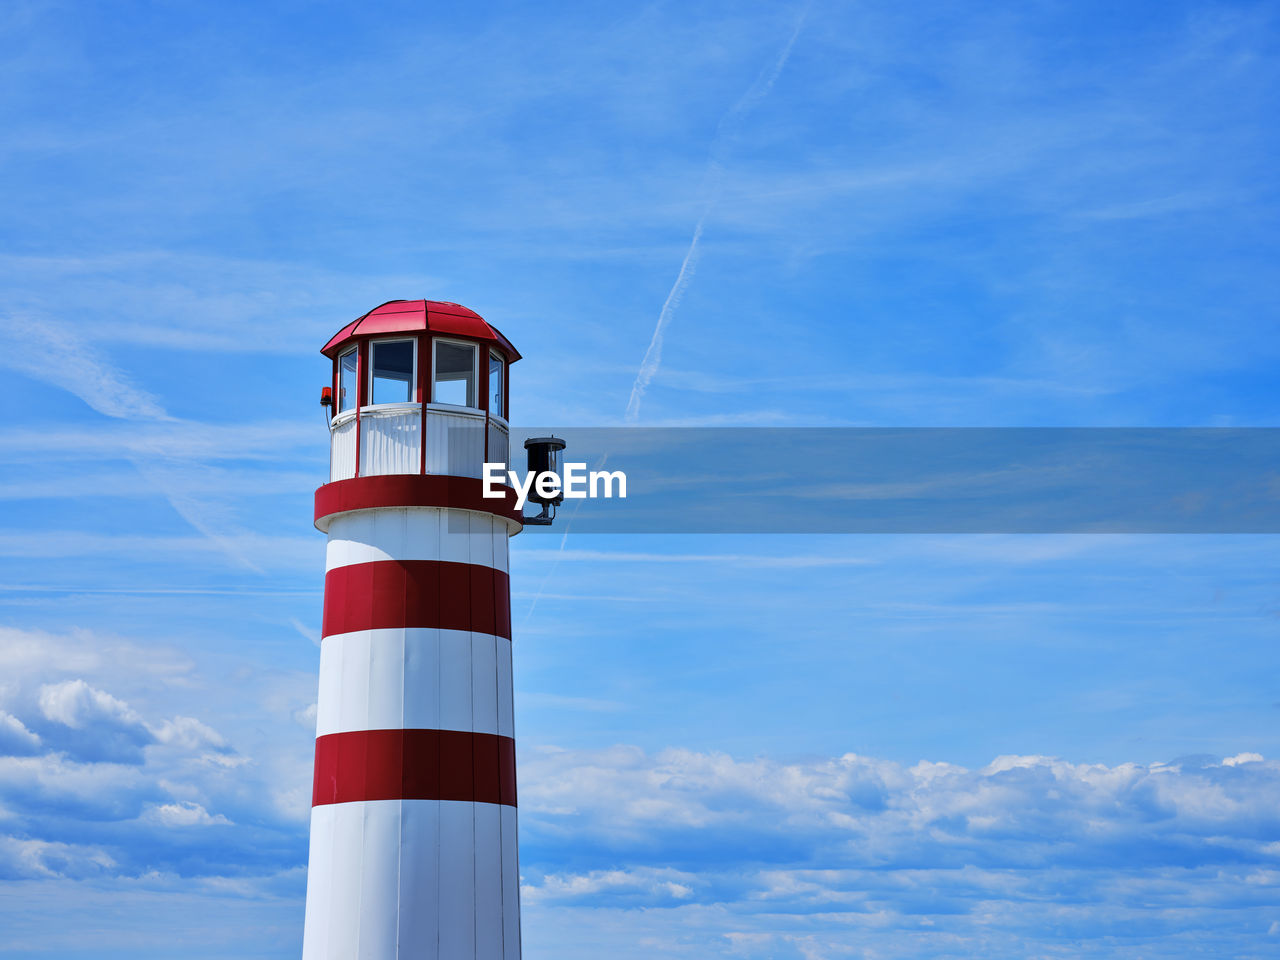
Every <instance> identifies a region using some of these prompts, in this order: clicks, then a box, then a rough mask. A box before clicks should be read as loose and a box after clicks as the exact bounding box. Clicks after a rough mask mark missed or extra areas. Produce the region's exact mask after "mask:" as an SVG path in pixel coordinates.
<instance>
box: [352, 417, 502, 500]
mask: <svg viewBox="0 0 1280 960" xmlns="http://www.w3.org/2000/svg"><path fill="white" fill-rule="evenodd" d="M329 431H330V460H329V479H330V481H333V480H348V479H351V478H352V477H355V476H357V475H359V476H362V477H370V476H382V475H386V474H438V475H449V476H454V477H475V478H477V479H478V478H480V477H482V476H483V471H484V464H485V463H501V464H504V465H505V464H507V463H508V462H509V460H510V453H509V447H510V441H509V433H510V431H509V428H508V425H507V421H506V420H504V419H502V418H501V417H498V416H496V415H494V414H487V413H485V411H483V410H476V409H471V408H468V407H461V406H456V405H454V404H447V403H426V404H423V403H387V404H377V405H373V406H368V407H362V408H360V410H359V411H358V412H357V411H356V410H349V411H346V412H344V413H340V414H338V415H337V416H335V417H334V418H333V420H332V421H331V422H330V425H329ZM357 467H358V474H357Z"/></svg>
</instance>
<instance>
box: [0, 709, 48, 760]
mask: <svg viewBox="0 0 1280 960" xmlns="http://www.w3.org/2000/svg"><path fill="white" fill-rule="evenodd" d="M39 748H40V738H39V737H38V736H37V735H36V734H34V733H32V732H31V731H30V730H28V729H27V728H26V725H25V724H24V723H23V722H22V721H21V720H19V719H18V718H17V717H15V716H13V714H10V713H5V711H3V710H0V754H9V755H19V754H24V753H35V752H36V751H37V750H38V749H39Z"/></svg>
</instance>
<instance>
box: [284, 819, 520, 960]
mask: <svg viewBox="0 0 1280 960" xmlns="http://www.w3.org/2000/svg"><path fill="white" fill-rule="evenodd" d="M515 813H516V811H515V809H514V808H513V807H507V806H501V805H498V804H490V803H476V804H472V803H466V802H462V801H453V800H446V801H440V800H366V801H358V802H354V803H334V804H325V805H323V806H319V807H316V808H315V809H314V810H313V811H312V815H311V866H310V869H309V872H308V878H307V913H306V932H305V935H304V938H303V958H304V960H396V958H407V957H413V958H425V960H454V958H460V957H465V958H475V960H520V904H519V894H518V890H517V887H516V881H515V876H516V836H515V819H516V818H515Z"/></svg>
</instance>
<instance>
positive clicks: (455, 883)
mask: <svg viewBox="0 0 1280 960" xmlns="http://www.w3.org/2000/svg"><path fill="white" fill-rule="evenodd" d="M442 804H443V805H442V806H441V807H440V879H441V880H442V881H444V880H447V881H448V882H445V883H441V885H440V956H441V957H442V958H444V957H472V956H474V955H475V943H476V862H475V808H476V806H478V804H474V803H443V802H442Z"/></svg>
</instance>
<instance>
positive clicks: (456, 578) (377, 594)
mask: <svg viewBox="0 0 1280 960" xmlns="http://www.w3.org/2000/svg"><path fill="white" fill-rule="evenodd" d="M323 622H324V625H323V627H322V630H321V633H322V634H323V635H324V636H326V637H330V636H333V635H334V634H335V633H350V632H351V631H353V630H377V629H379V628H383V627H440V628H443V629H446V630H472V631H475V632H476V633H491V634H496V635H497V636H499V637H506V638H507V639H508V640H510V639H511V579H510V577H508V576H507V575H506V574H505V573H503V572H502V571H501V570H495V569H494V568H493V567H486V566H481V565H480V564H475V563H453V562H451V561H448V560H375V561H373V562H372V563H353V564H349V565H347V566H345V567H334V569H332V570H330V571H329V572H328V573H327V574H325V577H324V621H323Z"/></svg>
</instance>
